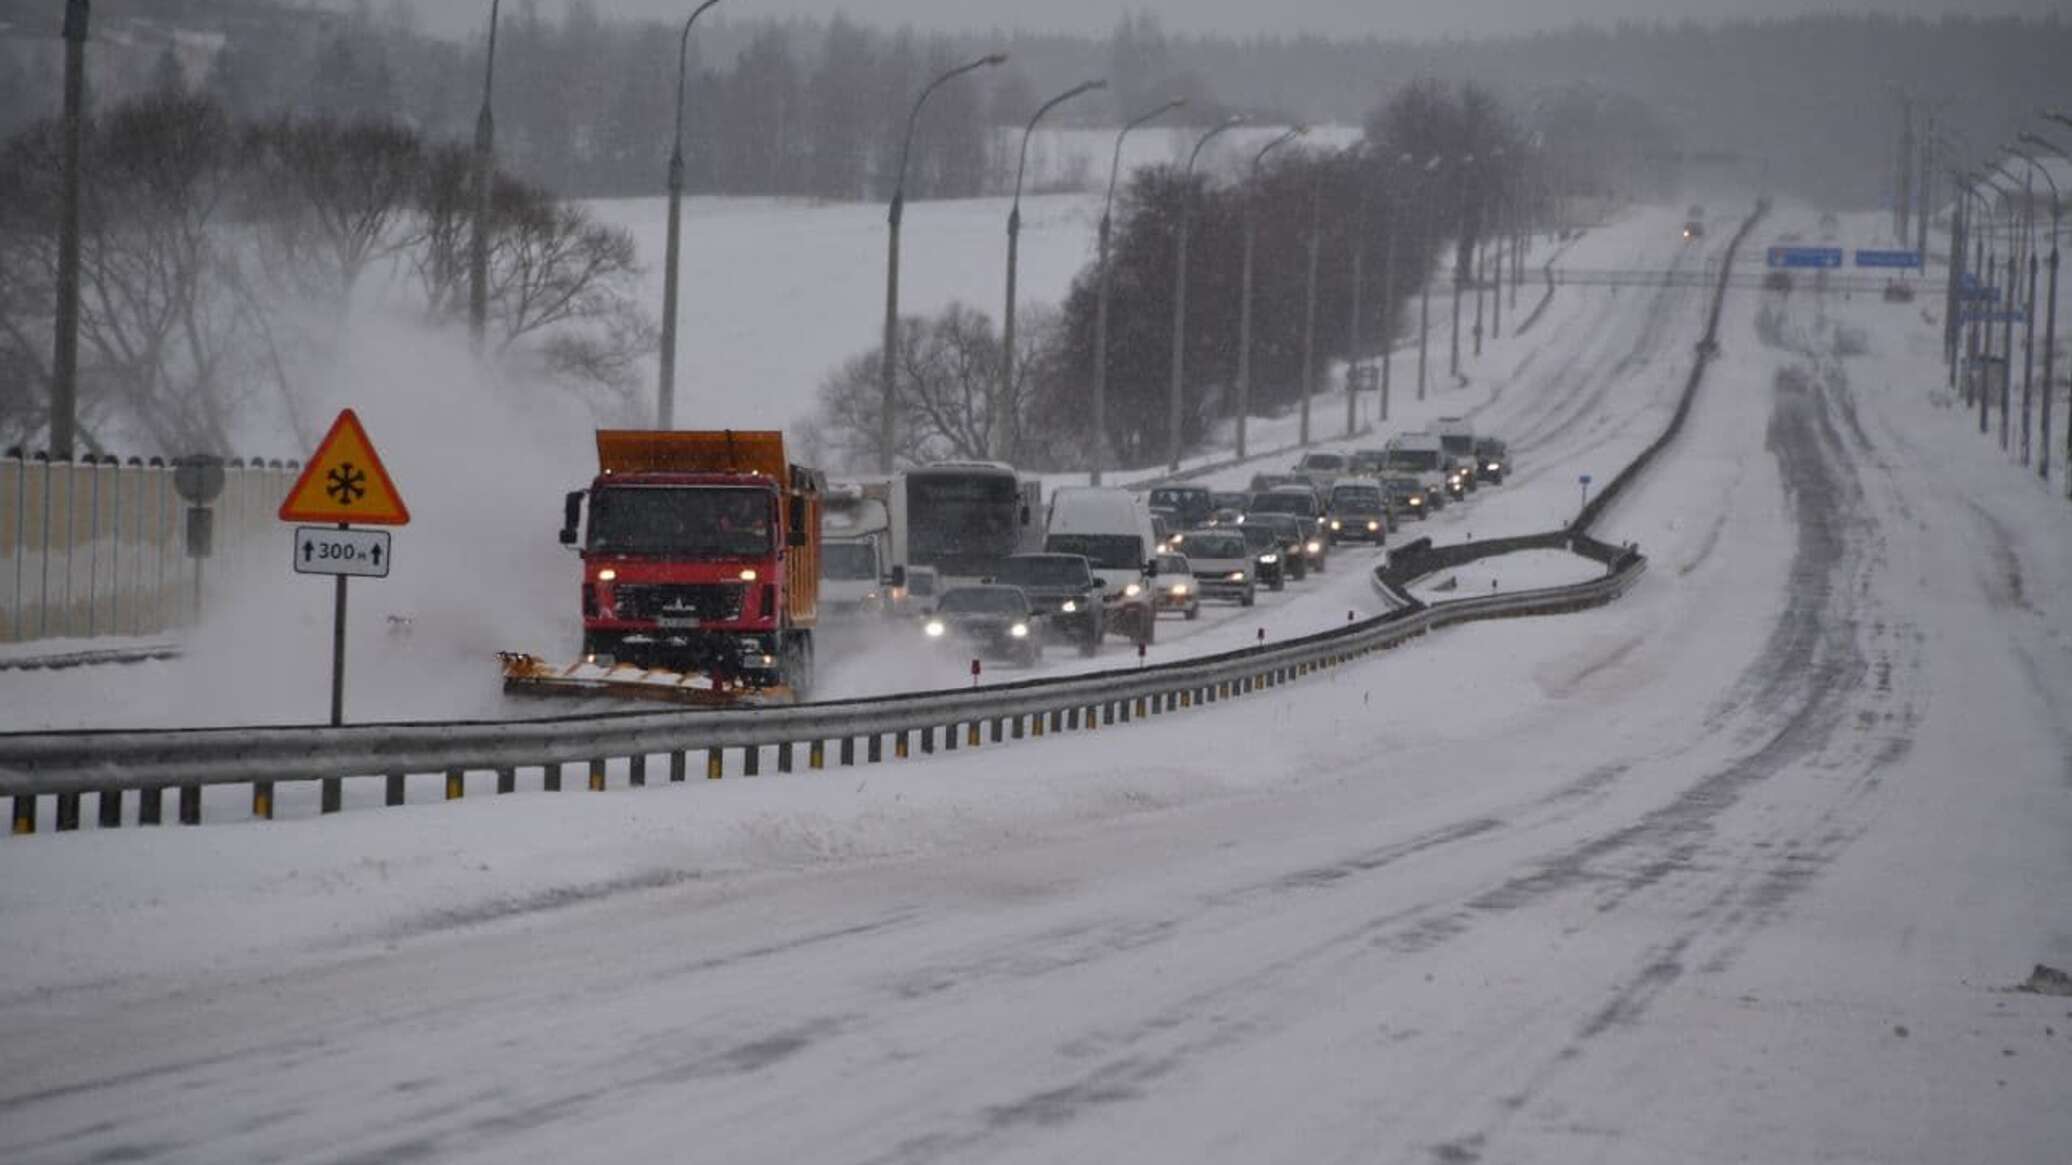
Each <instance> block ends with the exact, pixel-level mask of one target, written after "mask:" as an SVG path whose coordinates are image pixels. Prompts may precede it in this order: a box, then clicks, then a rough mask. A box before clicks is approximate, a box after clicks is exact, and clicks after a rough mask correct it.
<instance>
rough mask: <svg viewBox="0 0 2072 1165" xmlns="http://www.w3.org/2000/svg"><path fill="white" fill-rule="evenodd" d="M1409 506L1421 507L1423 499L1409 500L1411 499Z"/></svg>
mask: <svg viewBox="0 0 2072 1165" xmlns="http://www.w3.org/2000/svg"><path fill="white" fill-rule="evenodd" d="M1410 504H1411V505H1413V506H1421V505H1423V504H1424V499H1423V498H1411V499H1410Z"/></svg>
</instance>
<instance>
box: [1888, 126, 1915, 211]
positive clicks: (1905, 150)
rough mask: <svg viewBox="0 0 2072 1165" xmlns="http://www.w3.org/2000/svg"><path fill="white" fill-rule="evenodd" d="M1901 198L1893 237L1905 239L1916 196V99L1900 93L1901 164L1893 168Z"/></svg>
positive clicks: (1894, 205)
mask: <svg viewBox="0 0 2072 1165" xmlns="http://www.w3.org/2000/svg"><path fill="white" fill-rule="evenodd" d="M1893 174H1894V176H1895V177H1896V178H1897V179H1898V181H1897V182H1896V183H1895V186H1896V188H1897V190H1898V194H1899V199H1898V201H1897V202H1895V203H1893V220H1894V226H1893V231H1892V237H1893V238H1895V239H1899V240H1902V241H1904V240H1905V239H1906V237H1907V235H1908V234H1909V233H1910V232H1909V231H1908V229H1907V227H1908V225H1909V224H1910V223H1911V222H1912V216H1911V211H1912V208H1913V196H1914V99H1913V97H1912V96H1910V95H1908V94H1906V93H1901V94H1900V95H1899V165H1898V166H1897V167H1896V168H1895V169H1894V170H1893Z"/></svg>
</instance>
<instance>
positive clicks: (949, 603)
mask: <svg viewBox="0 0 2072 1165" xmlns="http://www.w3.org/2000/svg"><path fill="white" fill-rule="evenodd" d="M921 634H922V635H923V636H925V637H926V638H927V639H928V640H929V641H931V642H934V643H941V644H946V645H947V644H955V645H958V646H960V647H966V648H969V649H970V650H973V651H976V652H978V653H979V655H980V656H981V657H982V658H991V659H1011V660H1015V661H1017V662H1019V663H1020V664H1022V666H1024V667H1034V666H1036V665H1037V664H1038V663H1040V662H1042V660H1043V633H1042V620H1041V618H1040V617H1039V616H1038V615H1037V614H1036V613H1035V612H1034V611H1032V610H1030V609H1029V598H1028V596H1027V595H1024V594H1023V593H1022V590H1021V588H1020V587H1006V586H976V587H956V588H953V589H951V590H947V591H944V592H943V595H942V600H941V601H940V602H938V603H937V604H936V605H935V614H933V615H931V616H929V617H928V618H927V619H926V620H924V621H923V622H922V624H921Z"/></svg>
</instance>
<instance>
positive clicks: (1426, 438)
mask: <svg viewBox="0 0 2072 1165" xmlns="http://www.w3.org/2000/svg"><path fill="white" fill-rule="evenodd" d="M1446 462H1447V457H1446V446H1445V443H1444V441H1443V439H1442V438H1441V437H1440V436H1439V434H1437V433H1399V434H1397V435H1396V436H1394V437H1391V438H1389V441H1388V450H1387V454H1386V459H1385V460H1384V461H1383V462H1382V471H1383V472H1384V473H1385V474H1387V475H1388V476H1391V477H1415V478H1416V479H1417V482H1418V484H1419V485H1421V486H1423V487H1424V491H1425V497H1427V498H1432V499H1441V498H1449V497H1456V496H1458V491H1456V490H1454V489H1453V488H1452V487H1451V484H1450V482H1449V480H1448V479H1449V477H1450V476H1451V475H1450V474H1448V473H1447V469H1446Z"/></svg>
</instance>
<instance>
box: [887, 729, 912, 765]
mask: <svg viewBox="0 0 2072 1165" xmlns="http://www.w3.org/2000/svg"><path fill="white" fill-rule="evenodd" d="M912 746H913V741H912V738H911V737H910V736H909V735H908V733H907V730H906V729H904V728H902V729H900V730H899V732H898V734H897V735H895V736H894V737H893V738H892V757H893V759H894V760H905V759H906V758H907V751H908V749H910V748H911V747H912Z"/></svg>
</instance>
